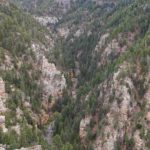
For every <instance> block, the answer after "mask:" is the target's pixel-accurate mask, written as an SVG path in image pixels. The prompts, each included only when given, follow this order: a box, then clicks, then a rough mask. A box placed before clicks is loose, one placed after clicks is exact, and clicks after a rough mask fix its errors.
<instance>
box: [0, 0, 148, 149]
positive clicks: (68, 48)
mask: <svg viewBox="0 0 150 150" xmlns="http://www.w3.org/2000/svg"><path fill="white" fill-rule="evenodd" d="M14 2H15V4H17V6H21V5H22V6H25V7H27V8H29V6H32V5H31V2H29V1H27V0H22V3H20V2H19V1H14ZM98 2H99V3H98ZM48 3H49V4H48ZM51 3H53V4H52V5H51ZM26 4H28V5H29V6H28V5H26ZM32 4H33V3H32ZM57 5H58V3H55V1H38V3H36V9H35V8H34V7H31V8H29V9H30V10H29V12H30V13H31V15H32V14H34V15H37V16H40V15H42V16H44V15H46V16H48V15H54V16H55V15H56V17H58V16H59V17H60V15H61V19H59V21H58V22H57V23H56V24H54V25H53V27H52V28H51V26H50V27H48V28H46V27H43V26H41V25H40V24H39V23H38V22H37V21H36V20H35V19H33V18H32V16H30V15H29V14H26V13H23V12H22V10H19V9H17V8H16V6H14V5H13V4H9V3H8V4H3V3H2V4H1V5H0V20H1V21H0V52H1V53H0V64H1V66H2V65H3V64H5V62H6V58H7V57H8V58H9V59H8V60H7V64H8V66H5V68H7V67H8V69H3V67H1V68H0V70H1V72H0V77H1V78H2V79H3V80H4V82H5V89H6V93H7V94H8V98H7V101H6V106H7V108H8V109H9V111H7V112H6V114H5V117H6V121H5V125H6V128H8V131H7V132H6V133H4V132H3V131H1V136H0V143H2V144H6V145H7V146H8V149H15V148H21V147H29V146H33V145H37V144H39V145H42V149H44V150H47V149H50V150H124V149H125V150H141V149H143V150H148V149H150V140H149V138H150V130H149V127H150V126H149V122H150V111H149V110H150V86H149V85H150V77H149V73H150V72H149V71H150V70H149V65H150V64H149V63H150V1H149V0H118V1H115V0H110V1H103V0H96V2H93V1H90V0H79V1H76V2H73V3H71V7H70V9H68V10H67V11H66V12H65V15H63V13H62V14H59V15H58V14H57V12H59V11H58V10H59V8H58V9H57V10H56V12H55V11H54V10H55V9H54V8H56V6H57ZM22 6H21V7H22ZM25 7H24V8H25ZM50 8H51V10H53V13H52V14H51V11H47V10H49V9H50ZM25 9H26V8H25ZM61 9H62V8H61ZM52 41H53V42H54V44H53V46H52V45H51V44H50V43H52ZM33 43H39V45H44V47H45V48H46V49H48V51H46V50H44V52H43V53H44V55H46V58H47V59H49V62H53V63H54V64H56V66H57V67H58V68H61V70H63V73H64V77H65V79H66V81H67V86H66V87H65V88H64V90H63V93H62V95H61V96H60V97H55V96H52V95H49V98H48V103H46V104H47V105H48V109H46V108H45V107H44V108H43V106H42V103H43V101H44V100H43V97H42V92H43V89H44V87H43V85H41V81H40V80H41V76H42V75H41V74H42V73H41V70H40V69H39V68H38V67H39V66H37V65H36V63H37V60H36V51H34V50H33ZM39 50H40V51H43V46H39ZM45 51H46V52H45ZM6 56H7V57H6ZM10 62H11V63H10ZM9 64H10V66H9ZM50 71H52V70H50ZM22 93H23V94H22ZM24 97H25V98H24ZM22 99H25V101H26V100H27V101H29V103H30V106H31V110H30V111H29V110H28V109H27V108H26V107H25V106H24V102H23V100H22ZM49 105H50V106H49ZM18 107H19V108H20V109H21V110H22V111H23V117H22V118H21V119H20V120H18V119H17V117H16V116H17V115H16V111H15V110H16V109H17V108H18ZM42 111H45V113H46V114H48V115H49V116H48V121H47V122H46V123H45V124H41V122H40V123H39V122H36V121H35V120H34V119H35V118H33V117H32V116H33V115H32V114H34V115H38V116H40V115H41V114H42ZM53 123H54V128H53V134H52V135H50V137H48V138H49V140H45V136H44V134H46V133H47V132H46V133H45V131H47V130H46V129H47V127H48V129H49V127H51V126H52V124H53ZM17 124H19V125H20V128H21V130H20V131H21V134H20V136H19V137H18V135H17V133H16V132H15V131H14V130H11V127H12V126H14V125H17ZM14 137H15V138H14ZM14 139H15V140H14ZM31 141H32V142H31ZM49 141H50V142H49Z"/></svg>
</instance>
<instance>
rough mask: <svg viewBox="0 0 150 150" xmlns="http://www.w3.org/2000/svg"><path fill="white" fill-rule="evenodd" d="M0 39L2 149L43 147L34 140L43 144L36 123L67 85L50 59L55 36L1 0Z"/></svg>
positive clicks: (42, 119) (46, 117)
mask: <svg viewBox="0 0 150 150" xmlns="http://www.w3.org/2000/svg"><path fill="white" fill-rule="evenodd" d="M0 39H1V40H0V129H1V131H0V133H1V134H0V143H1V144H4V145H5V146H2V147H6V149H15V148H20V147H28V146H33V145H35V148H34V147H33V148H32V147H31V149H36V150H37V149H42V147H41V146H40V145H39V146H36V144H41V145H42V146H46V144H44V135H42V134H43V133H42V130H41V128H44V125H46V124H48V122H49V120H50V113H51V109H50V108H51V107H52V105H53V104H52V102H53V103H55V100H56V99H58V98H60V97H62V93H63V90H64V89H65V88H66V79H65V77H64V75H63V73H62V72H61V70H59V69H57V67H56V65H55V64H54V63H53V59H52V58H53V57H52V55H53V54H52V52H51V50H52V49H53V47H54V38H53V36H52V34H51V33H50V32H49V31H48V30H47V29H45V28H43V27H41V26H40V25H39V24H38V23H37V22H36V20H34V19H33V18H32V17H31V16H30V15H28V14H25V13H22V12H21V11H20V10H18V9H17V8H16V7H15V6H14V5H12V4H10V3H8V2H7V1H1V2H0ZM45 143H46V142H45ZM27 149H29V148H27ZM44 149H45V148H44Z"/></svg>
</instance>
